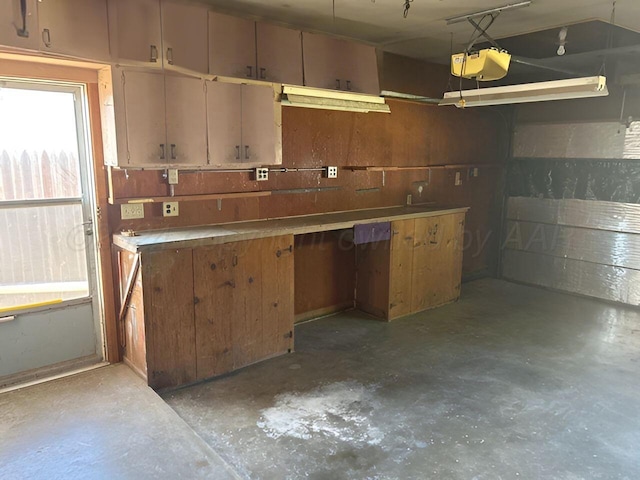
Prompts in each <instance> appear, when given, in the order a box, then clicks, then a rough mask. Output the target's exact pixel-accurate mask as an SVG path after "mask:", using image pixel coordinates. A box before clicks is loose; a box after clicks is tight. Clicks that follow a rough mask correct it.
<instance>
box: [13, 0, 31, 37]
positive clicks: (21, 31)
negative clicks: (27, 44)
mask: <svg viewBox="0 0 640 480" xmlns="http://www.w3.org/2000/svg"><path fill="white" fill-rule="evenodd" d="M20 16H21V17H22V27H21V28H18V29H17V31H16V33H17V34H18V36H19V37H23V38H29V31H28V30H27V0H20Z"/></svg>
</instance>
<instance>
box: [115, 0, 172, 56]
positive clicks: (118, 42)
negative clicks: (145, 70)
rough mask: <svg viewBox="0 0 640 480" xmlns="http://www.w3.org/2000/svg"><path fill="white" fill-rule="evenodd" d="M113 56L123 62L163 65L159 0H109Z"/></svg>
mask: <svg viewBox="0 0 640 480" xmlns="http://www.w3.org/2000/svg"><path fill="white" fill-rule="evenodd" d="M108 2H109V37H110V44H111V56H112V60H113V61H114V62H117V63H118V64H120V65H143V66H146V67H156V68H162V31H161V22H160V0H108Z"/></svg>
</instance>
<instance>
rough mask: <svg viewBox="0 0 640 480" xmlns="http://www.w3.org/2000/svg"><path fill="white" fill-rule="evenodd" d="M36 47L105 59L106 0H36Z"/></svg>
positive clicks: (106, 42) (107, 36)
mask: <svg viewBox="0 0 640 480" xmlns="http://www.w3.org/2000/svg"><path fill="white" fill-rule="evenodd" d="M38 21H39V25H40V50H42V51H43V52H50V53H57V54H62V55H69V56H72V57H78V58H86V59H90V60H102V61H108V60H109V59H110V54H109V31H108V26H107V24H108V21H107V2H106V0H40V1H39V2H38Z"/></svg>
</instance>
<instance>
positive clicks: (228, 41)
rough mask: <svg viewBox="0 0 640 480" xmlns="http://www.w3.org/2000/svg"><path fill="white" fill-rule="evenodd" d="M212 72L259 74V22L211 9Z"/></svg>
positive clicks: (243, 75)
mask: <svg viewBox="0 0 640 480" xmlns="http://www.w3.org/2000/svg"><path fill="white" fill-rule="evenodd" d="M209 73H211V74H212V75H220V76H223V77H235V78H251V79H255V78H257V77H256V76H257V69H256V23H255V22H254V21H253V20H247V19H245V18H240V17H232V16H230V15H223V14H221V13H216V12H209Z"/></svg>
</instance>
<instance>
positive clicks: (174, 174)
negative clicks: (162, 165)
mask: <svg viewBox="0 0 640 480" xmlns="http://www.w3.org/2000/svg"><path fill="white" fill-rule="evenodd" d="M167 181H168V183H169V185H177V184H178V170H177V169H175V168H170V169H169V173H168V175H167Z"/></svg>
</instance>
